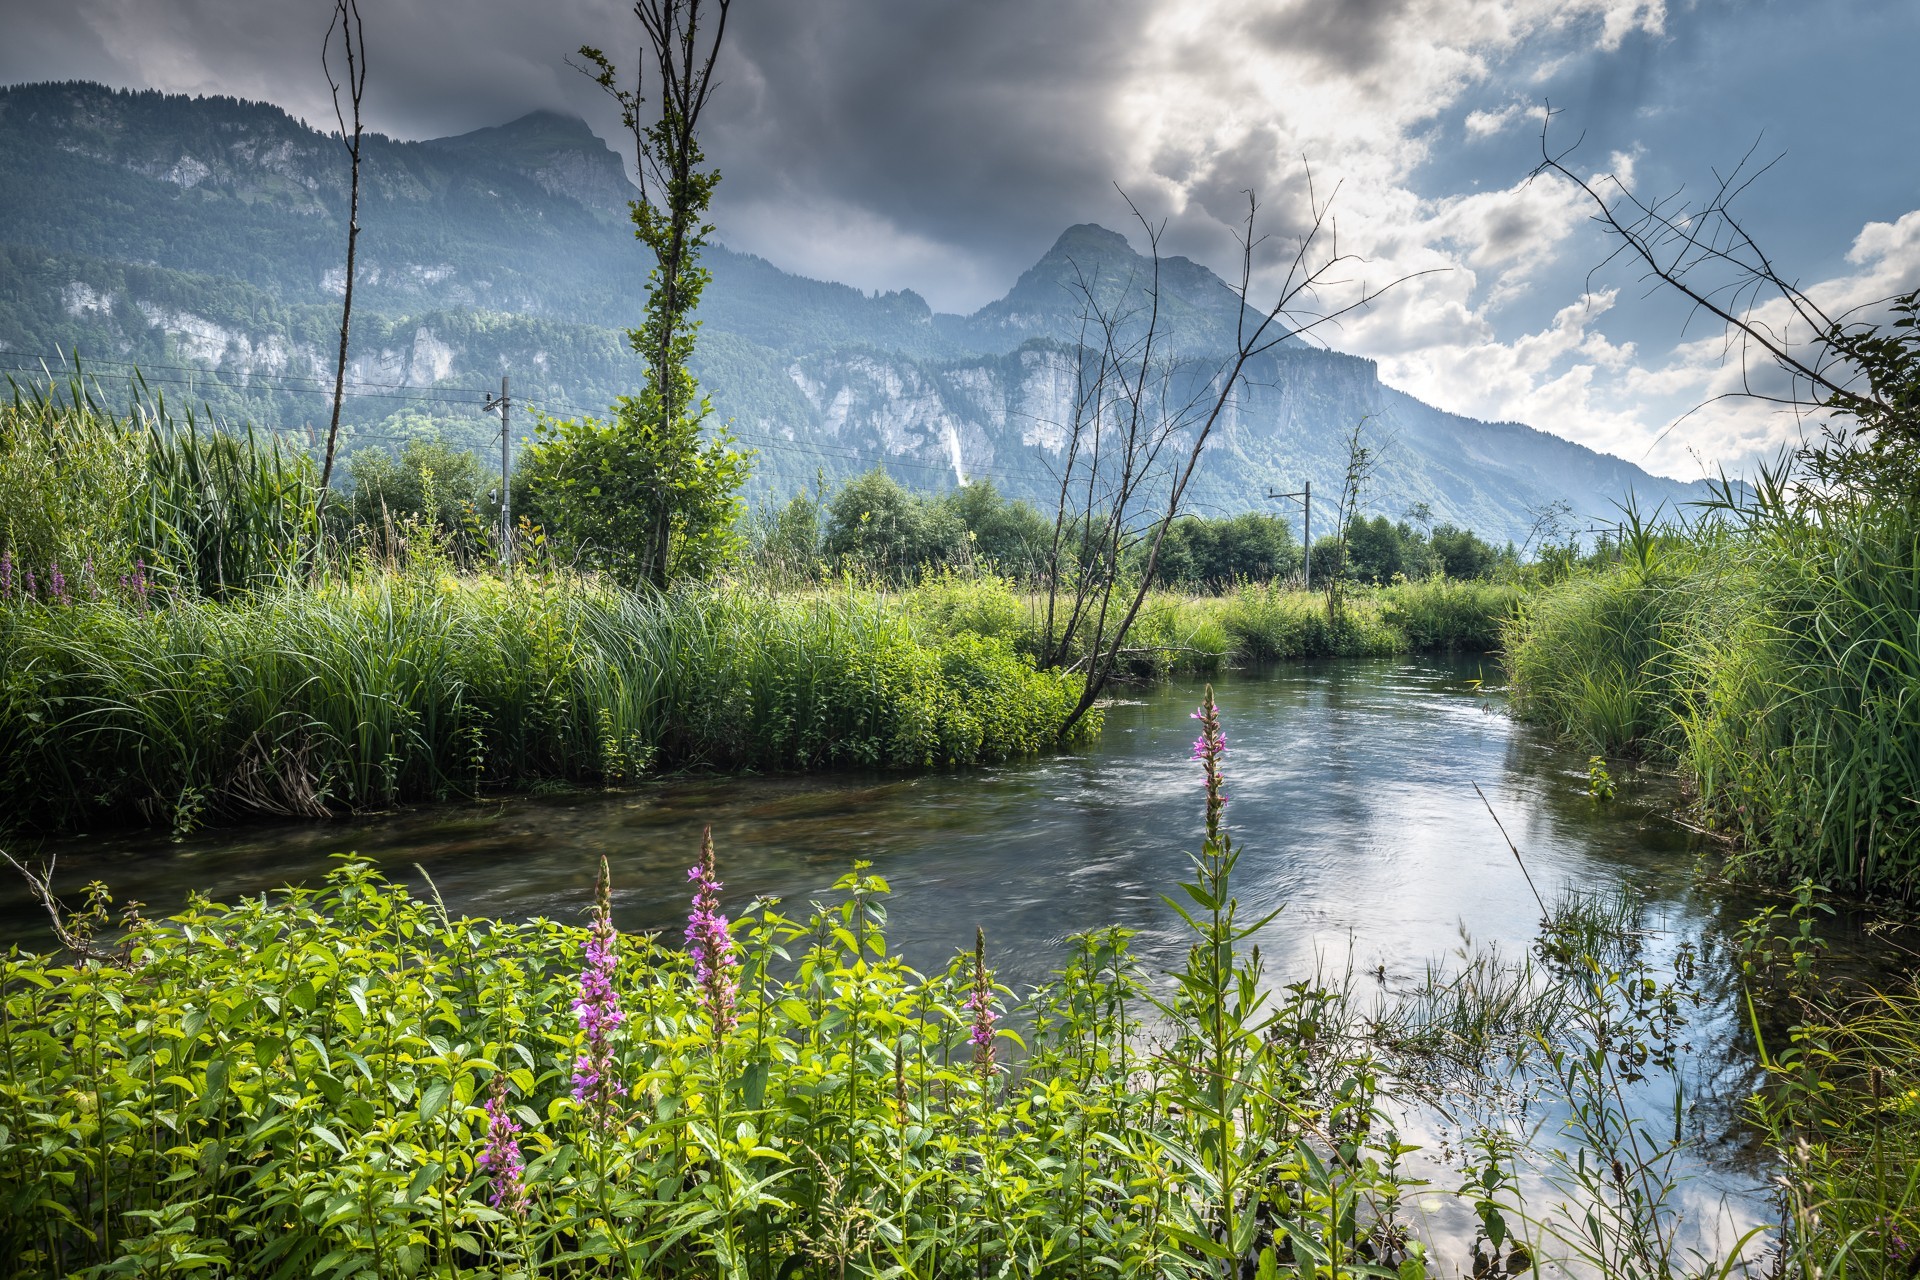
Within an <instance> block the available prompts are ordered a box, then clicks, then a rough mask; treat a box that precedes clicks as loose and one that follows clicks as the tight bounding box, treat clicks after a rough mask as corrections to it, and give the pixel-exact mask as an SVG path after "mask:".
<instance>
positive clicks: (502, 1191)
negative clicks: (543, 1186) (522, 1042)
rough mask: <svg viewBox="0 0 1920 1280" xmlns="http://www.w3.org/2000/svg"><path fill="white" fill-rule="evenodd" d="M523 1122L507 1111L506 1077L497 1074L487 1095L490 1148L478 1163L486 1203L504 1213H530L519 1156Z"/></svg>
mask: <svg viewBox="0 0 1920 1280" xmlns="http://www.w3.org/2000/svg"><path fill="white" fill-rule="evenodd" d="M519 1135H520V1122H519V1121H518V1120H515V1119H514V1118H513V1116H512V1115H511V1114H509V1113H508V1111H507V1075H506V1072H504V1071H500V1072H496V1073H494V1077H493V1086H492V1090H491V1092H489V1093H488V1094H487V1144H486V1146H485V1147H483V1148H482V1149H481V1151H480V1158H479V1160H478V1161H477V1163H478V1164H479V1166H480V1169H481V1171H482V1172H483V1173H485V1174H486V1175H487V1178H488V1187H487V1203H488V1204H490V1205H492V1206H493V1207H494V1208H495V1209H497V1210H499V1211H500V1212H501V1213H512V1214H519V1213H525V1212H526V1209H527V1184H526V1173H527V1166H526V1161H525V1158H524V1157H523V1156H522V1155H521V1153H520V1136H519Z"/></svg>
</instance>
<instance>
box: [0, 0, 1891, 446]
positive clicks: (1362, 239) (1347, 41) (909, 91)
mask: <svg viewBox="0 0 1920 1280" xmlns="http://www.w3.org/2000/svg"><path fill="white" fill-rule="evenodd" d="M362 4H363V6H364V12H365V15H366V22H367V29H368V39H369V41H370V43H371V45H372V48H373V54H374V61H373V63H372V71H371V75H370V79H369V89H368V97H369V111H370V115H371V119H372V123H373V124H374V126H375V127H377V128H379V129H381V130H382V131H384V132H388V133H392V134H394V135H396V136H400V137H412V138H419V137H432V136H436V135H441V134H447V133H457V132H462V131H464V130H467V129H472V128H477V127H480V126H483V125H489V124H496V123H500V122H502V121H504V120H508V119H511V118H513V117H515V116H517V115H519V114H521V113H522V112H524V111H527V110H530V109H533V108H536V107H554V108H561V109H566V110H571V111H575V112H578V113H581V114H584V115H586V116H587V117H588V119H589V120H590V121H592V122H593V123H594V124H595V126H596V128H599V129H600V130H601V131H602V133H603V135H605V136H610V134H611V130H610V126H611V125H612V123H613V122H612V121H611V120H610V119H609V117H608V115H607V113H606V111H605V110H604V107H603V104H602V103H601V102H599V101H597V100H596V94H597V91H596V90H594V89H593V88H592V86H591V85H588V84H586V83H585V82H584V81H583V80H582V79H581V78H580V77H579V76H578V75H577V73H575V72H573V71H571V70H569V68H568V67H567V65H566V56H567V55H568V53H569V52H570V51H571V50H572V49H573V48H575V47H576V46H578V45H579V44H581V43H593V44H596V45H600V46H603V47H605V48H606V49H608V51H609V52H612V53H615V54H617V55H624V57H625V58H626V59H628V60H630V59H631V57H632V50H633V48H634V46H635V42H636V39H637V35H638V31H637V27H636V25H635V24H634V22H633V19H632V17H631V15H630V13H629V12H628V11H627V10H626V9H625V8H624V7H623V6H622V5H620V4H618V3H613V2H612V0H540V2H538V3H534V2H531V0H362ZM327 9H328V6H327V5H326V4H325V3H324V2H323V0H0V30H4V31H5V32H6V35H7V38H6V40H5V41H4V42H3V43H0V82H14V81H23V80H43V79H66V78H88V79H97V80H102V81H106V82H108V83H111V84H115V85H126V86H142V87H144V86H151V87H157V88H161V89H166V90H172V91H178V92H187V93H225V94H232V95H235V96H240V97H249V98H262V99H266V100H269V101H273V102H277V103H279V104H280V105H282V106H284V107H286V108H288V109H289V110H291V111H292V112H294V113H295V114H297V115H301V116H304V117H305V118H307V119H309V120H313V121H320V120H322V119H326V118H329V117H330V115H331V110H330V108H329V106H328V104H327V99H326V96H325V84H324V82H323V81H322V80H321V78H320V75H319V68H318V58H317V51H318V48H319V43H320V37H321V33H322V32H323V31H324V29H325V26H326V19H327ZM728 40H729V43H728V47H727V50H726V56H725V58H724V60H723V61H724V68H725V70H724V75H725V83H724V84H723V86H722V88H721V91H720V95H719V98H718V100H717V101H716V104H715V107H714V108H713V111H714V114H713V118H712V126H711V128H710V130H709V131H708V135H707V136H708V151H709V154H710V155H711V156H712V157H713V158H714V159H715V160H716V161H717V162H718V163H719V165H720V167H721V169H722V171H723V173H724V175H725V178H724V181H723V182H722V185H721V187H720V193H719V197H718V200H717V202H716V207H717V212H718V218H717V221H718V222H719V224H720V228H721V238H722V239H724V240H726V241H727V242H728V243H729V244H731V245H733V246H734V247H736V248H740V249H745V250H749V251H752V252H755V253H759V254H762V255H764V256H765V257H767V258H769V259H771V260H773V261H774V262H776V263H777V264H779V265H780V266H783V267H786V268H788V269H789V270H793V271H798V272H802V273H804V274H808V275H813V276H819V277H824V278H828V279H835V280H842V281H845V282H847V283H849V284H854V285H858V286H860V287H862V288H867V289H894V288H913V289H915V290H917V291H919V292H920V293H921V294H923V295H925V296H926V297H927V299H928V300H929V301H930V302H932V303H933V305H934V306H935V307H937V308H940V309H942V310H950V311H970V310H972V309H974V308H975V307H978V306H979V305H981V304H982V303H984V302H986V301H988V300H990V299H992V298H994V297H997V296H999V295H1000V294H1002V293H1004V292H1005V290H1006V289H1007V287H1008V286H1009V285H1010V284H1011V282H1012V280H1013V279H1014V277H1015V276H1016V275H1017V274H1018V273H1019V272H1020V270H1021V269H1023V268H1024V267H1026V266H1027V265H1029V264H1031V263H1032V261H1033V260H1034V259H1035V258H1037V257H1038V256H1039V255H1040V254H1041V253H1042V252H1044V251H1045V249H1046V248H1047V247H1048V245H1050V244H1051V243H1052V241H1053V239H1054V238H1055V237H1056V236H1057V235H1058V234H1059V232H1060V231H1061V230H1062V229H1063V228H1064V227H1066V226H1068V225H1069V224H1072V223H1075V222H1087V221H1092V222H1100V223H1103V224H1105V225H1107V226H1111V227H1115V228H1116V229H1125V228H1126V225H1127V223H1126V219H1127V214H1126V210H1125V207H1124V206H1123V205H1122V204H1121V202H1120V199H1119V197H1118V195H1117V194H1116V193H1115V186H1116V184H1117V185H1118V186H1119V187H1122V188H1124V189H1125V190H1126V191H1127V192H1128V193H1130V194H1131V195H1132V196H1133V197H1134V198H1135V199H1136V200H1137V201H1138V202H1139V203H1140V205H1141V206H1142V207H1143V208H1144V209H1146V210H1147V211H1148V212H1149V213H1150V214H1151V215H1152V216H1153V217H1155V218H1164V219H1165V220H1166V222H1167V226H1168V230H1167V235H1166V240H1165V248H1166V249H1167V250H1168V251H1169V252H1173V253H1184V254H1187V255H1189V256H1192V257H1194V258H1196V259H1198V260H1200V261H1202V262H1205V263H1207V264H1208V265H1210V266H1213V267H1215V269H1217V270H1220V271H1222V273H1223V274H1226V273H1229V272H1230V271H1231V270H1232V268H1233V266H1234V262H1235V258H1234V248H1233V240H1232V237H1231V235H1230V232H1229V230H1228V225H1227V224H1228V223H1229V222H1231V221H1232V220H1233V219H1235V218H1236V217H1237V216H1238V215H1239V212H1240V210H1241V208H1242V201H1243V197H1242V196H1241V195H1240V193H1241V192H1242V191H1245V190H1248V189H1252V190H1255V191H1257V192H1259V193H1260V195H1261V197H1262V199H1263V201H1264V203H1265V206H1266V211H1267V214H1266V217H1267V224H1266V225H1267V229H1269V230H1271V231H1273V232H1275V233H1276V234H1277V235H1278V236H1280V237H1282V238H1284V234H1285V233H1286V232H1287V231H1288V230H1289V229H1290V228H1295V227H1297V226H1298V225H1299V224H1300V220H1301V216H1302V210H1303V208H1304V202H1305V198H1306V196H1305V193H1306V185H1305V182H1304V176H1303V175H1304V168H1303V164H1304V163H1310V164H1311V166H1312V170H1313V175H1314V180H1315V183H1316V185H1317V188H1318V190H1319V191H1320V192H1321V193H1322V194H1323V195H1324V194H1325V193H1326V192H1327V191H1329V190H1330V189H1332V188H1333V186H1334V185H1335V184H1336V183H1337V184H1338V187H1339V190H1338V195H1337V198H1336V202H1335V205H1334V212H1335V214H1336V215H1337V217H1338V219H1339V223H1338V225H1339V232H1340V246H1341V248H1342V249H1343V250H1347V251H1350V252H1353V253H1356V254H1358V255H1361V256H1362V257H1364V258H1365V259H1366V262H1365V265H1364V266H1357V267H1356V268H1354V271H1355V276H1354V278H1355V279H1356V280H1365V281H1368V282H1372V283H1385V282H1386V281H1388V280H1391V279H1395V278H1397V277H1400V276H1403V275H1406V274H1408V273H1410V272H1415V271H1426V272H1429V273H1430V274H1426V275H1422V276H1420V277H1419V278H1418V279H1417V280H1414V281H1412V282H1411V283H1408V284H1405V285H1403V286H1401V287H1399V288H1397V289H1395V290H1394V291H1393V292H1392V293H1390V294H1389V295H1388V297H1387V298H1386V299H1385V300H1383V301H1382V302H1381V303H1380V304H1378V305H1376V306H1375V307H1373V308H1372V309H1371V310H1369V311H1368V312H1366V313H1365V314H1363V315H1360V316H1357V317H1355V318H1353V319H1351V320H1350V321H1349V322H1348V323H1346V324H1345V325H1344V326H1343V327H1342V328H1341V329H1340V330H1338V331H1337V332H1330V333H1328V334H1327V335H1326V336H1327V338H1328V340H1329V342H1330V344H1331V345H1333V346H1336V347H1338V348H1340V349H1343V350H1348V351H1353V352H1356V353H1359V354H1364V355H1369V356H1373V357H1375V358H1376V359H1378V360H1379V362H1380V366H1381V373H1382V376H1383V377H1384V378H1385V379H1386V380H1387V381H1388V382H1389V383H1391V384H1393V385H1396V386H1399V387H1401V388H1403V389H1405V390H1407V391H1410V392H1412V393H1414V394H1415V395H1418V396H1420V397H1421V398H1423V399H1425V400H1428V401H1429V402H1431V403H1434V404H1436V405H1439V406H1441V407H1442V408H1446V409H1451V410H1454V411H1457V412H1461V413H1469V414H1473V415H1476V416H1480V417H1486V418H1509V419H1517V420H1520V421H1524V422H1529V423H1532V424H1533V425H1535V426H1538V427H1541V428H1544V429H1546V430H1550V431H1554V432H1556V433H1559V434H1561V435H1565V436H1568V437H1571V438H1573V439H1576V440H1579V441H1581V442H1583V443H1586V444H1589V445H1593V446H1595V447H1598V448H1603V449H1606V450H1608V451H1610V452H1614V453H1618V454H1621V455H1622V456H1624V457H1627V458H1630V459H1632V460H1634V461H1637V462H1639V463H1641V464H1642V465H1644V466H1647V467H1649V468H1650V469H1652V470H1656V471H1662V472H1666V473H1668V474H1673V475H1681V476H1696V475H1699V474H1700V473H1701V472H1702V470H1703V469H1711V468H1715V467H1719V466H1733V467H1739V466H1742V465H1744V464H1746V463H1748V462H1750V461H1751V460H1752V459H1753V458H1754V457H1755V456H1759V455H1763V454H1765V453H1767V452H1769V451H1771V450H1772V449H1775V448H1777V447H1778V446H1779V445H1780V443H1781V442H1783V441H1785V440H1788V439H1790V438H1792V435H1793V433H1794V432H1795V431H1796V430H1797V428H1796V427H1795V425H1794V424H1793V423H1792V422H1791V421H1790V420H1787V419H1785V418H1782V417H1781V416H1779V415H1778V414H1775V413H1770V412H1768V411H1765V410H1764V409H1762V408H1761V407H1760V406H1757V405H1755V404H1752V403H1750V402H1736V401H1719V402H1713V403H1708V404H1707V405H1706V407H1705V408H1702V409H1699V410H1698V411H1697V412H1694V413H1692V414H1691V415H1689V416H1686V417H1685V419H1684V420H1683V421H1680V422H1679V425H1677V426H1676V425H1675V422H1676V419H1680V418H1681V416H1682V415H1683V414H1685V413H1686V411H1687V410H1689V409H1691V408H1694V407H1695V406H1698V405H1700V404H1702V402H1704V401H1708V400H1709V398H1710V397H1711V396H1712V395H1713V394H1714V393H1715V392H1716V391H1719V390H1723V389H1725V388H1726V387H1727V386H1728V385H1730V384H1729V381H1728V380H1729V379H1730V378H1731V377H1732V376H1733V373H1732V372H1731V371H1730V370H1728V369H1727V368H1726V367H1724V365H1723V362H1722V360H1721V347H1720V344H1719V342H1718V337H1719V335H1718V333H1717V331H1715V330H1712V329H1709V328H1705V327H1702V326H1700V325H1699V324H1698V323H1697V322H1696V323H1695V324H1694V325H1693V326H1692V327H1691V328H1689V327H1687V324H1686V321H1687V316H1686V313H1685V311H1684V310H1683V309H1682V308H1680V307H1679V306H1677V305H1676V304H1675V302H1674V300H1672V299H1671V298H1668V297H1664V296H1661V295H1659V294H1658V293H1654V294H1652V295H1649V292H1648V290H1647V287H1646V286H1645V284H1644V283H1643V282H1642V281H1640V280H1639V279H1638V278H1636V276H1635V275H1634V273H1632V272H1630V271H1627V270H1625V269H1622V268H1619V267H1615V268H1612V269H1608V270H1602V271H1600V272H1598V273H1597V274H1591V275H1590V273H1591V272H1592V269H1593V268H1594V267H1595V266H1596V265H1598V264H1599V263H1600V262H1601V261H1602V259H1604V258H1605V257H1606V254H1607V245H1606V243H1605V241H1604V239H1603V238H1602V237H1601V236H1600V235H1599V233H1598V232H1597V230H1596V229H1595V228H1593V227H1592V226H1591V224H1590V223H1589V222H1588V219H1587V214H1588V210H1587V209H1586V208H1584V207H1583V205H1582V199H1583V197H1581V196H1580V195H1579V193H1578V192H1577V191H1576V190H1574V189H1573V188H1572V187H1571V186H1570V185H1569V184H1564V183H1560V182H1555V181H1551V180H1546V179H1539V180H1534V181H1531V182H1529V181H1528V175H1529V172H1530V170H1531V169H1532V167H1533V165H1534V164H1535V162H1536V161H1537V159H1538V157H1539V148H1540V138H1539V130H1540V118H1541V105H1542V103H1543V102H1548V101H1550V102H1551V103H1552V105H1553V108H1554V110H1555V111H1556V112H1559V113H1560V114H1559V115H1558V116H1557V117H1556V120H1555V125H1554V134H1555V137H1556V138H1557V139H1558V140H1560V141H1561V142H1564V143H1569V144H1570V143H1572V142H1574V141H1575V140H1576V139H1579V140H1580V146H1579V149H1578V150H1577V151H1576V152H1575V153H1574V159H1573V161H1572V162H1571V163H1572V164H1573V165H1574V167H1575V168H1577V169H1578V171H1580V172H1581V173H1583V174H1592V175H1603V174H1619V175H1621V176H1623V177H1626V178H1628V179H1629V180H1630V181H1631V182H1632V183H1633V185H1634V186H1635V188H1636V189H1638V190H1641V191H1645V192H1649V193H1659V194H1668V193H1672V192H1674V191H1677V190H1681V189H1684V190H1685V191H1686V192H1688V193H1696V192H1703V191H1704V190H1706V189H1707V187H1708V186H1709V185H1710V184H1711V182H1712V179H1713V174H1714V172H1715V170H1716V169H1719V170H1722V171H1724V170H1725V169H1727V168H1728V167H1729V166H1731V165H1733V164H1736V163H1738V162H1739V160H1740V158H1741V157H1742V156H1743V155H1745V154H1746V153H1748V152H1749V150H1750V149H1754V148H1755V147H1756V144H1757V150H1754V154H1755V156H1757V157H1758V158H1759V159H1762V160H1768V161H1775V164H1774V167H1773V168H1772V169H1771V171H1770V172H1769V173H1768V174H1767V175H1766V176H1765V177H1764V178H1762V179H1761V180H1760V182H1759V183H1758V184H1757V185H1756V186H1755V187H1754V188H1753V189H1752V190H1751V191H1750V192H1749V193H1748V194H1747V195H1746V196H1745V197H1744V200H1743V204H1744V207H1745V211H1746V214H1747V216H1748V219H1749V225H1750V227H1751V229H1752V230H1753V231H1754V232H1755V233H1756V235H1757V236H1758V237H1759V238H1760V239H1761V240H1762V242H1763V243H1764V244H1765V245H1766V246H1767V247H1768V249H1769V250H1770V252H1771V253H1772V254H1773V256H1774V257H1775V259H1776V260H1777V261H1778V263H1779V264H1780V266H1781V269H1782V271H1783V272H1784V273H1785V274H1788V275H1790V276H1792V277H1793V278H1795V279H1797V280H1799V281H1800V282H1802V283H1803V284H1804V285H1806V286H1808V287H1809V288H1811V289H1812V290H1813V291H1814V292H1815V293H1816V295H1817V296H1819V297H1821V298H1823V299H1825V300H1827V301H1829V302H1831V303H1834V304H1836V305H1839V304H1845V303H1851V302H1856V301H1865V300H1867V299H1870V298H1874V297H1880V296H1884V295H1886V294H1889V293H1892V292H1895V291H1896V290H1898V289H1899V288H1901V287H1903V286H1904V287H1907V288H1912V287H1915V286H1920V113H1916V112H1915V110H1914V80H1915V71H1914V68H1915V67H1920V5H1917V4H1915V3H1913V0H1798V2H1796V3H1790V4H1789V3H1776V2H1774V0H1671V2H1669V0H736V2H735V6H734V12H733V18H732V25H731V27H730V29H729V35H728ZM1136 243H1138V240H1137V238H1136ZM1275 243H1276V244H1278V243H1279V241H1276V242H1275ZM1265 283H1267V284H1268V286H1269V287H1271V280H1268V281H1266V282H1265ZM1260 294H1261V289H1260V286H1259V284H1258V283H1257V284H1256V289H1255V295H1256V296H1255V301H1258V300H1259V296H1260Z"/></svg>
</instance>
